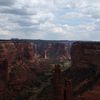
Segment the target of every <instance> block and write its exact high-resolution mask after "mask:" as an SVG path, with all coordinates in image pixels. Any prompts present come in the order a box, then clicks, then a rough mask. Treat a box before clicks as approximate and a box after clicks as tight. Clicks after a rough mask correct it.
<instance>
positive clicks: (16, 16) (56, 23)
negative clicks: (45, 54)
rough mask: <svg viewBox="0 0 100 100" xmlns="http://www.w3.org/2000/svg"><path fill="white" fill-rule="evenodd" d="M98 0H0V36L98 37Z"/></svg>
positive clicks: (88, 38)
mask: <svg viewBox="0 0 100 100" xmlns="http://www.w3.org/2000/svg"><path fill="white" fill-rule="evenodd" d="M99 5H100V0H0V39H11V38H20V39H25V38H26V39H45V40H48V39H49V40H92V41H100V6H99Z"/></svg>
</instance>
